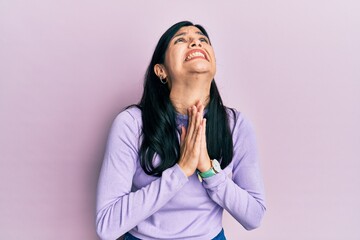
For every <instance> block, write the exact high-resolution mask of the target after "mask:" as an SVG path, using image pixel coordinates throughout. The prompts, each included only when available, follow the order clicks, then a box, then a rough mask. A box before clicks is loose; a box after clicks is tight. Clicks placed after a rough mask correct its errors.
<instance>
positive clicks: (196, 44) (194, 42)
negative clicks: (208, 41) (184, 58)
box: [190, 39, 202, 48]
mask: <svg viewBox="0 0 360 240" xmlns="http://www.w3.org/2000/svg"><path fill="white" fill-rule="evenodd" d="M190 47H191V48H194V47H202V44H201V41H200V40H199V39H193V40H192V41H191V42H190Z"/></svg>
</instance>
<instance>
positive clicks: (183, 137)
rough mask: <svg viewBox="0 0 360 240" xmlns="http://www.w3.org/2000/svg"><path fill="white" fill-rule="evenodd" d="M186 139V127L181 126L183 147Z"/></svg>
mask: <svg viewBox="0 0 360 240" xmlns="http://www.w3.org/2000/svg"><path fill="white" fill-rule="evenodd" d="M185 137H186V128H185V127H184V126H181V135H180V144H181V145H182V144H183V143H184V141H185Z"/></svg>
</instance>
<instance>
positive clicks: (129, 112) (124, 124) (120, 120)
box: [112, 106, 142, 133]
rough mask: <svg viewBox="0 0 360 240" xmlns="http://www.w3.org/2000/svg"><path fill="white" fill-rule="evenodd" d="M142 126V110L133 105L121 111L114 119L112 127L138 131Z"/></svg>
mask: <svg viewBox="0 0 360 240" xmlns="http://www.w3.org/2000/svg"><path fill="white" fill-rule="evenodd" d="M141 127H142V119H141V110H140V109H139V108H138V107H136V106H131V107H129V108H126V109H125V110H123V111H121V112H120V113H119V114H118V115H117V116H116V117H115V119H114V122H113V126H112V128H115V129H123V130H125V129H127V130H130V131H131V132H134V133H138V132H139V131H140V129H141Z"/></svg>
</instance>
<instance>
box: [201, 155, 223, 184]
mask: <svg viewBox="0 0 360 240" xmlns="http://www.w3.org/2000/svg"><path fill="white" fill-rule="evenodd" d="M220 171H221V166H220V163H219V162H218V161H217V160H216V159H214V160H211V167H210V169H209V170H207V171H205V172H201V171H199V172H198V177H199V180H200V178H208V177H211V176H214V175H216V174H217V173H219V172H220Z"/></svg>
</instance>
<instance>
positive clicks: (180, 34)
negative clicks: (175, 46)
mask: <svg viewBox="0 0 360 240" xmlns="http://www.w3.org/2000/svg"><path fill="white" fill-rule="evenodd" d="M196 33H197V34H199V35H202V36H205V34H204V33H202V32H201V31H197V32H196ZM186 34H187V33H186V32H182V33H178V34H176V35H175V36H174V37H173V39H174V38H176V37H180V36H184V35H186ZM205 37H206V36H205Z"/></svg>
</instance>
